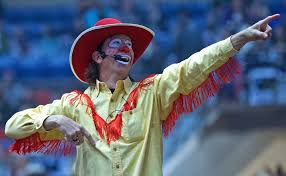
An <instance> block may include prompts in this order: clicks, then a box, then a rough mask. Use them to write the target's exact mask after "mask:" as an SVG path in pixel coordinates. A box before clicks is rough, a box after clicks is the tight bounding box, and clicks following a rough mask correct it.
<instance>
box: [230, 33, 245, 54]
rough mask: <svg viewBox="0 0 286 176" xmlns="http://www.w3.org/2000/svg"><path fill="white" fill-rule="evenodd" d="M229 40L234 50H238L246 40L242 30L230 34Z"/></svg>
mask: <svg viewBox="0 0 286 176" xmlns="http://www.w3.org/2000/svg"><path fill="white" fill-rule="evenodd" d="M230 41H231V44H232V46H233V48H234V49H235V50H236V51H239V50H240V49H241V48H242V47H243V46H244V45H245V44H246V43H247V42H248V41H247V37H246V35H245V34H244V31H241V32H239V33H236V34H234V35H232V36H231V37H230Z"/></svg>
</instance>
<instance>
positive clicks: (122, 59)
mask: <svg viewBox="0 0 286 176" xmlns="http://www.w3.org/2000/svg"><path fill="white" fill-rule="evenodd" d="M120 56H121V57H120V58H119V59H116V61H117V62H119V63H121V64H124V65H127V64H129V62H130V61H131V57H130V56H128V55H120Z"/></svg>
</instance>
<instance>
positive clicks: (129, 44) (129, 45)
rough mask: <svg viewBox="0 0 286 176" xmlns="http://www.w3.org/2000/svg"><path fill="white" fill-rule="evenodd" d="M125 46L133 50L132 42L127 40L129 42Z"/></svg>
mask: <svg viewBox="0 0 286 176" xmlns="http://www.w3.org/2000/svg"><path fill="white" fill-rule="evenodd" d="M125 44H126V45H127V46H128V47H129V48H132V43H131V41H129V40H127V41H126V42H125Z"/></svg>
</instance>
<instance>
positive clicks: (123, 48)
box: [119, 45, 130, 53]
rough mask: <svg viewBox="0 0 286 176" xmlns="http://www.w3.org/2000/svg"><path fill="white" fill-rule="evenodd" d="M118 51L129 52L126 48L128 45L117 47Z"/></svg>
mask: <svg viewBox="0 0 286 176" xmlns="http://www.w3.org/2000/svg"><path fill="white" fill-rule="evenodd" d="M119 51H120V52H123V53H129V51H130V49H129V48H128V46H126V45H124V46H122V47H120V48H119Z"/></svg>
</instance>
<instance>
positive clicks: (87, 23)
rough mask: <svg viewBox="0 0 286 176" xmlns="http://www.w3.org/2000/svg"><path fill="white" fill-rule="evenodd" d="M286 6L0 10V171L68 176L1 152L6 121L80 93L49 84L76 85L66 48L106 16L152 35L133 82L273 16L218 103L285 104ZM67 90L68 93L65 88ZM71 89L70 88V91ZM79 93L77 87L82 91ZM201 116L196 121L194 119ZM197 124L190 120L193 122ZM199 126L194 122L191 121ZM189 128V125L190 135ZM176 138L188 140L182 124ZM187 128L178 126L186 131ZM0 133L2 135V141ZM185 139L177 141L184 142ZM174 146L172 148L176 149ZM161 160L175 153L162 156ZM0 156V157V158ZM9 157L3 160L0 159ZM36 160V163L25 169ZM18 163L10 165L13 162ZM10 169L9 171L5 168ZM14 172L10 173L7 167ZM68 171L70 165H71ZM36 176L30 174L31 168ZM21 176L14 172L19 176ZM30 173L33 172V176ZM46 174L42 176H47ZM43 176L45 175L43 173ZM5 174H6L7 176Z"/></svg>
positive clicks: (52, 163)
mask: <svg viewBox="0 0 286 176" xmlns="http://www.w3.org/2000/svg"><path fill="white" fill-rule="evenodd" d="M285 12H286V0H276V1H266V0H231V1H227V0H212V1H211V0H204V1H189V2H185V1H184V2H180V1H178V2H169V3H168V2H165V1H164V3H163V2H162V3H160V1H139V0H117V1H113V0H104V1H103V0H102V1H98V0H97V1H96V0H81V1H78V2H77V4H73V3H71V4H68V5H64V6H60V7H59V6H55V7H51V6H50V5H49V6H46V7H45V6H44V5H41V6H40V7H34V6H31V7H30V8H28V9H27V8H21V7H13V6H5V3H2V5H0V79H1V84H0V127H1V126H2V128H0V129H1V130H2V131H1V132H0V137H1V136H2V138H1V139H2V140H1V141H2V142H1V143H0V155H1V157H0V158H1V159H0V171H1V172H2V171H3V172H4V171H5V172H7V173H6V174H7V175H9V174H10V175H23V172H21V171H23V170H25V171H26V172H27V174H26V175H29V172H30V170H32V171H33V168H37V167H38V168H39V169H36V171H39V170H41V171H42V173H34V174H33V173H32V174H31V173H30V175H37V174H38V175H44V174H46V175H49V176H50V175H57V174H58V175H69V174H70V172H69V171H70V170H71V168H67V166H66V165H65V167H64V166H62V165H63V164H62V163H64V162H69V161H70V160H72V159H70V160H63V159H62V158H60V157H59V158H58V159H55V158H49V157H47V158H45V159H43V160H41V162H37V161H36V162H35V159H34V158H33V156H30V157H28V158H26V157H25V158H21V159H18V160H15V159H14V158H15V157H16V158H19V156H15V155H11V154H8V153H7V146H8V145H9V144H10V143H11V141H9V140H8V139H6V138H5V137H4V135H3V126H4V124H5V122H6V121H7V119H8V118H9V117H10V116H11V115H12V114H13V113H15V112H17V111H18V110H20V109H25V108H28V107H34V106H36V105H38V104H46V103H49V102H51V101H52V100H53V99H55V98H59V97H60V94H62V93H63V92H64V91H67V90H72V89H78V84H77V83H76V81H71V82H68V83H67V82H65V81H49V80H54V77H62V78H63V80H68V79H71V80H72V79H74V78H72V73H71V72H70V69H69V59H68V57H69V49H70V47H71V45H72V42H73V41H74V39H75V38H76V37H77V35H78V34H79V33H80V32H82V31H83V30H84V29H86V28H88V27H91V26H93V24H94V22H96V21H97V20H99V19H101V18H104V17H113V18H117V19H119V20H121V21H123V22H130V23H137V24H142V25H145V26H148V27H150V28H151V29H152V30H154V31H155V34H156V35H155V38H154V40H153V42H152V43H151V45H150V47H149V48H148V49H147V50H146V52H145V53H144V55H143V56H142V57H143V58H142V59H141V60H140V62H138V63H136V65H135V67H134V69H133V70H132V74H131V75H132V76H133V77H134V78H135V79H137V80H139V79H141V78H143V77H145V76H147V75H149V74H151V73H160V72H161V71H162V70H163V69H164V68H165V67H166V66H168V65H170V64H172V63H176V62H180V61H181V60H183V59H186V58H187V57H188V56H190V55H191V54H192V53H195V52H197V51H199V50H201V49H202V48H204V47H206V46H208V45H210V44H212V43H215V42H217V41H219V40H222V39H224V38H226V37H228V36H230V35H232V34H234V33H236V32H238V31H240V30H242V29H244V28H246V27H248V26H249V25H250V24H253V23H254V22H257V21H258V20H260V19H262V18H264V17H266V16H267V15H270V14H273V13H281V15H282V17H281V19H280V20H278V21H276V22H274V23H272V24H271V25H272V27H273V29H274V31H273V37H272V39H271V40H269V41H266V42H258V43H250V44H247V45H246V46H245V47H244V48H243V49H241V51H240V52H239V54H238V55H237V56H236V57H237V59H238V60H239V61H240V62H241V64H242V69H243V74H242V75H241V77H239V78H238V79H237V81H236V82H234V83H233V84H230V85H228V86H225V87H224V88H223V91H221V93H220V94H219V98H218V100H219V101H226V102H231V103H244V104H250V105H262V104H285V103H286V93H285V91H284V90H285V88H286V77H285V74H286V73H285V71H286V59H285V56H286V35H285V34H286V31H285V30H286V18H285V16H286V14H285ZM67 85H68V86H67ZM75 86H76V87H75ZM80 88H82V87H80ZM196 116H199V115H196ZM194 119H196V118H194ZM195 122H196V123H198V124H200V123H201V122H200V121H199V120H195ZM195 122H192V123H191V122H189V123H190V125H191V126H192V128H195V127H193V126H195V125H194V123H195ZM181 124H182V125H181V126H183V127H182V128H180V127H178V126H180V123H179V125H178V126H177V128H179V130H178V131H179V133H180V137H181V138H184V135H186V136H187V135H189V133H190V131H189V130H190V129H189V128H187V127H186V123H181ZM183 124H184V125H185V126H184V125H183ZM1 134H2V135H1ZM182 134H183V135H182ZM176 146H177V145H176ZM166 148H167V150H166V151H167V153H168V154H166V155H167V156H169V155H171V153H173V150H174V149H170V150H171V151H170V150H168V147H166ZM2 156H3V157H2ZM7 157H8V158H9V159H8V160H6V159H5V160H3V159H2V158H7ZM29 161H34V162H29ZM15 162H16V163H15ZM11 163H12V164H11ZM11 166H13V167H11ZM69 166H70V165H69ZM34 170H35V169H34ZM19 171H20V173H17V172H19ZM32 171H31V172H32ZM47 171H48V172H47ZM47 173H49V174H47ZM6 174H4V175H6Z"/></svg>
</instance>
